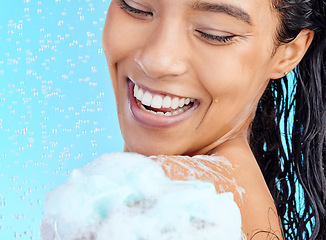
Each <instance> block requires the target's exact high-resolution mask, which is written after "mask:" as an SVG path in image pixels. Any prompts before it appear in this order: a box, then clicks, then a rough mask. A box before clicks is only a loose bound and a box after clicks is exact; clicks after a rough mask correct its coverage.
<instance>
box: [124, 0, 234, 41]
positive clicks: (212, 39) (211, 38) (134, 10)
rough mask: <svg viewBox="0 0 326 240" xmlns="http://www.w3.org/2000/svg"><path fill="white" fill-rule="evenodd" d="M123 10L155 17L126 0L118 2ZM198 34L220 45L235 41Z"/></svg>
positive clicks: (231, 38) (228, 38) (229, 37)
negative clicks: (132, 5)
mask: <svg viewBox="0 0 326 240" xmlns="http://www.w3.org/2000/svg"><path fill="white" fill-rule="evenodd" d="M118 2H119V4H120V7H121V9H123V10H125V11H127V12H129V13H135V14H139V15H145V16H153V13H152V12H146V11H142V10H139V9H137V8H134V7H131V6H130V5H128V4H127V3H126V2H125V0H118ZM196 32H198V33H199V34H200V36H201V37H202V38H205V39H207V40H211V41H215V42H219V43H228V42H230V41H232V40H233V38H234V37H235V36H225V37H221V36H216V35H211V34H208V33H204V32H202V31H199V30H196Z"/></svg>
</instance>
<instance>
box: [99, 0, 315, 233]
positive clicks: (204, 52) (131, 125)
mask: <svg viewBox="0 0 326 240" xmlns="http://www.w3.org/2000/svg"><path fill="white" fill-rule="evenodd" d="M278 24H279V23H278V16H277V14H276V12H274V11H273V10H272V6H271V3H270V2H269V1H268V0H246V1H243V0H210V1H207V2H205V3H204V2H201V1H195V0H178V1H175V0H125V1H120V0H119V1H118V0H113V1H112V3H111V5H110V8H109V11H108V15H107V21H106V24H105V27H104V31H103V48H104V51H105V54H106V58H107V62H108V66H109V70H110V74H111V80H112V86H113V89H114V92H115V97H116V103H117V110H118V117H119V123H120V127H121V131H122V135H123V137H124V140H125V151H131V152H137V153H141V154H144V155H147V156H150V155H160V154H164V155H188V156H193V155H197V154H217V155H221V156H225V157H226V158H228V159H229V160H230V162H231V164H232V165H236V166H238V168H237V169H238V170H237V172H235V173H234V174H235V179H236V180H237V182H240V183H241V184H242V185H243V187H244V188H245V189H246V194H247V196H248V197H247V198H246V199H245V200H244V201H242V200H240V199H236V201H237V203H238V204H239V205H240V209H241V213H242V217H243V231H244V232H245V233H246V234H248V237H250V236H253V234H254V229H261V230H266V229H267V228H268V229H270V228H272V229H274V230H275V231H278V233H277V235H278V236H279V237H280V233H279V231H280V230H279V226H278V223H277V214H274V216H273V217H272V219H271V218H270V217H267V215H268V213H269V212H270V210H272V212H275V206H274V204H273V199H272V198H271V197H270V194H269V191H268V189H267V187H266V184H265V182H264V179H263V176H262V174H261V172H260V170H259V167H258V165H257V163H256V160H255V158H254V156H253V155H252V152H251V150H250V147H249V143H248V133H249V126H250V123H251V121H252V119H253V117H254V113H255V111H256V106H257V103H258V101H259V99H260V97H261V95H262V94H263V92H264V90H265V88H266V86H267V84H268V82H269V80H270V79H273V78H280V77H282V76H283V74H284V72H285V71H287V72H290V71H291V70H292V69H293V68H294V67H295V66H296V64H297V63H298V62H299V61H300V59H301V58H302V56H303V55H304V53H305V51H306V49H307V47H308V46H309V44H310V42H311V39H312V37H313V36H312V35H313V34H312V33H311V32H309V31H306V32H302V34H301V35H300V36H299V37H298V40H297V41H296V42H295V41H294V43H293V44H292V43H291V44H292V45H291V44H288V45H284V46H281V47H278V48H276V46H275V42H274V39H275V38H274V37H275V34H276V29H277V27H278ZM134 85H137V86H138V87H139V88H140V89H142V91H143V92H144V93H145V92H148V93H150V94H151V96H153V97H154V96H160V97H162V98H164V97H166V96H169V97H170V98H171V99H173V98H176V97H178V98H179V99H182V98H184V99H187V98H188V99H193V102H192V103H190V104H189V107H188V108H187V109H186V110H185V111H184V112H182V113H180V114H177V115H174V116H162V115H156V114H153V113H151V112H149V110H154V112H163V113H165V112H166V111H168V112H173V111H172V110H173V109H171V107H169V108H165V109H164V108H162V107H159V108H155V107H151V106H143V107H140V106H141V105H142V104H141V103H140V101H138V100H136V98H135V97H134V90H133V89H134ZM145 109H146V110H145ZM253 196H254V197H253ZM262 212H266V215H265V218H264V219H261V218H262V217H260V216H261V215H262V214H261V213H262ZM271 222H272V223H271ZM256 239H259V238H258V237H257V238H256ZM264 239H266V235H265V236H264Z"/></svg>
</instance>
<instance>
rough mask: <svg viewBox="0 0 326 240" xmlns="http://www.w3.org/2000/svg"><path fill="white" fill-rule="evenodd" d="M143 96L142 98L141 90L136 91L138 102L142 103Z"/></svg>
mask: <svg viewBox="0 0 326 240" xmlns="http://www.w3.org/2000/svg"><path fill="white" fill-rule="evenodd" d="M143 96H144V93H143V91H142V90H141V89H139V90H138V92H137V94H136V98H137V99H138V100H139V101H142V100H143Z"/></svg>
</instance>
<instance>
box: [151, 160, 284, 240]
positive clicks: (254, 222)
mask: <svg viewBox="0 0 326 240" xmlns="http://www.w3.org/2000/svg"><path fill="white" fill-rule="evenodd" d="M229 157H230V158H233V159H231V160H230V159H229ZM229 157H220V156H206V155H200V156H194V157H187V156H156V157H153V158H154V159H155V160H157V161H159V162H160V163H161V165H162V167H163V169H164V171H165V173H166V174H167V175H168V176H169V177H170V178H171V179H174V180H193V179H198V180H203V181H209V182H212V183H213V184H214V186H215V189H216V191H217V193H223V192H232V193H233V195H234V199H235V202H236V203H237V205H238V206H239V208H240V211H241V216H242V231H243V233H244V235H246V238H247V239H254V240H256V239H257V240H259V239H264V240H266V239H267V240H272V239H283V238H282V234H281V227H280V224H279V217H278V214H277V211H276V208H275V205H274V201H273V199H272V197H271V195H270V193H269V190H268V188H267V186H266V183H265V181H264V178H263V176H262V174H261V172H260V170H259V168H257V169H255V168H256V166H254V165H253V166H245V167H243V166H242V165H241V164H239V162H238V160H239V159H236V158H237V156H229Z"/></svg>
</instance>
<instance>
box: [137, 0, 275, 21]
mask: <svg viewBox="0 0 326 240" xmlns="http://www.w3.org/2000/svg"><path fill="white" fill-rule="evenodd" d="M137 1H138V0H137ZM139 1H144V2H148V3H152V2H154V3H155V2H156V3H157V4H159V5H161V6H164V7H166V8H167V9H168V10H169V11H178V10H190V11H201V12H209V13H217V14H227V15H230V16H233V17H235V18H238V20H242V21H245V22H248V23H251V24H254V25H255V24H259V23H261V22H262V21H263V22H268V21H269V20H270V19H271V18H272V19H273V21H274V22H275V20H277V18H276V14H275V13H276V11H274V9H273V6H272V3H271V1H272V0H139Z"/></svg>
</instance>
